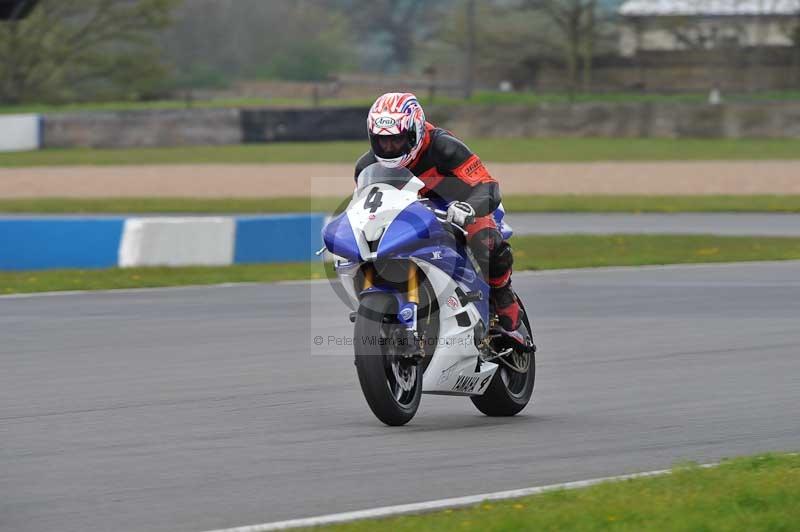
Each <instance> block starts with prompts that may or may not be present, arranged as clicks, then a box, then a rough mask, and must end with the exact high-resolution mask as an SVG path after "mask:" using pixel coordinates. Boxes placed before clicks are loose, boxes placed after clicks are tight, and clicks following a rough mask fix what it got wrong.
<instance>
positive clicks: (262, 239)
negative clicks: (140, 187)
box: [0, 214, 325, 270]
mask: <svg viewBox="0 0 800 532" xmlns="http://www.w3.org/2000/svg"><path fill="white" fill-rule="evenodd" d="M137 218H138V217H137ZM172 219H173V220H174V218H172ZM125 220H126V218H123V217H99V216H98V217H92V218H83V217H67V216H53V217H40V218H34V217H20V218H0V270H37V269H45V268H113V267H115V266H117V265H118V264H119V256H120V244H121V242H122V240H123V232H124V231H127V229H125V227H126V224H125ZM196 220H197V217H187V218H186V221H187V223H186V224H184V225H185V229H182V230H184V231H187V232H190V233H191V236H193V237H196V236H197V235H196V233H195V232H196V231H197V224H196V223H194V224H193V223H191V222H192V221H196ZM324 220H325V216H324V215H323V214H286V215H264V216H243V217H237V218H235V237H234V242H233V246H234V254H233V261H232V262H233V263H234V264H248V263H260V262H261V263H263V262H300V261H307V260H312V259H314V258H315V257H314V252H315V251H317V250H318V249H319V248H320V247H321V246H322V238H321V237H320V232H321V230H322V225H323V222H324ZM187 235H189V233H187ZM151 236H152V235H151ZM209 242H210V243H209V245H223V244H220V243H219V242H217V241H215V240H214V239H210V241H209ZM140 245H143V244H141V243H140ZM227 245H228V246H230V242H229V243H228V244H227ZM178 247H179V246H178ZM162 248H163V246H162ZM162 248H159V257H162V258H163V257H165V256H167V257H168V258H170V259H176V260H178V262H177V263H180V259H181V256H182V255H181V250H180V249H175V251H174V257H173V256H172V252H171V251H170V250H169V249H167V250H166V251H165V250H164V249H162ZM228 250H230V247H228ZM184 251H185V250H184ZM152 252H153V249H150V248H148V247H146V246H145V247H144V248H142V251H141V252H140V253H136V255H137V256H139V257H140V258H141V259H142V260H144V261H145V263H146V261H147V259H148V254H150V255H149V256H150V258H152V255H151V254H152Z"/></svg>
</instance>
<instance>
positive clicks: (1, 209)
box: [0, 195, 800, 214]
mask: <svg viewBox="0 0 800 532" xmlns="http://www.w3.org/2000/svg"><path fill="white" fill-rule="evenodd" d="M346 199H347V198H341V199H339V198H302V197H287V198H219V199H205V198H85V199H84V198H77V199H76V198H23V199H0V213H7V214H9V213H39V214H76V213H95V214H131V213H137V214H141V213H176V214H179V213H188V214H220V213H222V214H242V213H288V212H333V211H334V209H336V208H337V207H338V206H339V205H340V204H341V203H342V202H343V201H345V200H346ZM503 205H504V206H505V208H506V210H507V211H508V212H510V213H523V212H625V213H644V212H662V213H670V212H775V213H800V196H634V195H631V196H591V195H585V196H578V195H566V196H526V195H511V196H506V197H505V198H503Z"/></svg>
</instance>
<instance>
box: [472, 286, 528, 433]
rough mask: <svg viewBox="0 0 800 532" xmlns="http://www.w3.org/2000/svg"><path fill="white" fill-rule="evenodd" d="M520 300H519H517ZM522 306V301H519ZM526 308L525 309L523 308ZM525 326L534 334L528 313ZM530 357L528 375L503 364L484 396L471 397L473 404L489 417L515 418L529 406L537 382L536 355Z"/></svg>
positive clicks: (524, 322) (523, 321) (525, 317)
mask: <svg viewBox="0 0 800 532" xmlns="http://www.w3.org/2000/svg"><path fill="white" fill-rule="evenodd" d="M517 300H519V298H517ZM519 303H520V305H522V301H519ZM523 308H524V307H523ZM522 323H523V326H524V327H525V328H526V329H527V331H528V334H531V336H532V333H531V332H530V331H531V325H530V322H529V321H528V314H527V312H526V313H525V314H523V317H522ZM526 355H527V356H528V357H530V365H529V367H528V371H527V372H526V373H524V374H523V373H518V372H516V371H514V370H512V369H510V368H509V367H507V366H506V365H504V364H503V363H502V362H500V367H499V368H497V371H496V372H495V374H494V377H493V378H492V382H491V383H489V387H488V388H487V389H486V391H485V392H484V393H483V395H473V396H471V397H470V399H471V400H472V404H474V405H475V407H476V408H477V409H478V410H480V411H481V412H483V413H484V414H486V415H487V416H493V417H502V416H514V415H516V414H518V413H520V412H521V411H522V409H523V408H525V407H526V406H527V405H528V402H529V401H530V400H531V396H532V395H533V386H534V382H535V380H536V353H535V351H534V352H530V353H527V354H526Z"/></svg>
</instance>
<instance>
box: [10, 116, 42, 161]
mask: <svg viewBox="0 0 800 532" xmlns="http://www.w3.org/2000/svg"><path fill="white" fill-rule="evenodd" d="M39 124H40V120H39V115H0V152H2V151H25V150H38V149H39V139H40V135H39Z"/></svg>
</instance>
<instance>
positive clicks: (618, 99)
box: [0, 91, 800, 114]
mask: <svg viewBox="0 0 800 532" xmlns="http://www.w3.org/2000/svg"><path fill="white" fill-rule="evenodd" d="M375 96H376V97H377V96H378V94H375ZM417 96H419V98H420V101H421V102H422V104H423V105H433V104H436V105H474V106H492V105H528V106H534V105H541V104H550V103H570V102H577V103H594V102H601V103H602V102H607V103H632V102H637V103H638V102H652V103H706V102H708V92H706V91H700V92H682V93H664V94H659V93H642V92H597V93H577V94H575V95H574V96H573V97H572V98H570V96H569V94H568V93H566V92H500V91H476V92H475V93H474V95H473V97H472V98H471V99H470V100H465V99H464V98H457V97H449V96H441V95H440V96H436V97H435V98H434V99H433V100H431V99H430V98H428V94H427V91H419V93H418V94H417ZM722 96H723V100H724V101H726V102H738V101H796V100H800V91H763V92H757V93H739V94H737V93H730V94H728V93H723V95H722ZM373 100H374V98H321V99H320V100H319V102H318V103H319V105H320V106H322V107H342V106H361V107H367V106H369V105H370V104H372V101H373ZM188 106H191V107H192V108H247V107H259V108H265V107H295V108H310V107H312V106H313V100H312V99H311V98H310V97H308V98H224V99H223V98H220V99H214V100H193V101H192V102H191V103H190V104H187V102H186V101H185V100H156V101H145V102H136V101H118V102H81V103H69V104H62V105H56V104H25V105H15V106H8V105H6V106H0V114H11V113H62V112H78V111H135V110H146V109H185V108H187V107H188Z"/></svg>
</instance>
